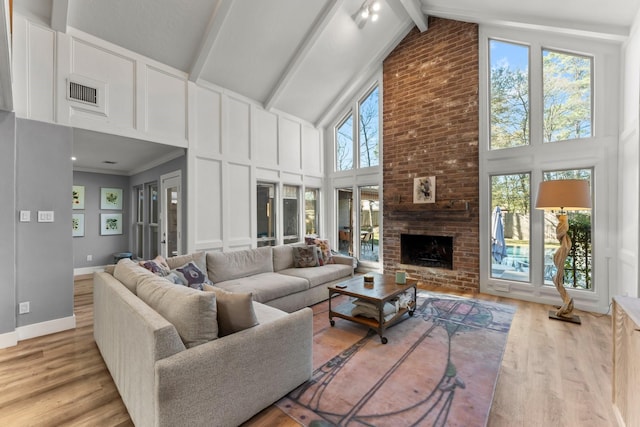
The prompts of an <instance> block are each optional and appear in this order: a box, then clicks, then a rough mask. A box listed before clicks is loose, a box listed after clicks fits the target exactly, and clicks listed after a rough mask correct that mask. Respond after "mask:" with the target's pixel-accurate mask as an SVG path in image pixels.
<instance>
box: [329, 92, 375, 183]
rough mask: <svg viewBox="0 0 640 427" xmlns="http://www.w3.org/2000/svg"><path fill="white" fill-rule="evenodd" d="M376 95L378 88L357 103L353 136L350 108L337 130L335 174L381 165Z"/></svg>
mask: <svg viewBox="0 0 640 427" xmlns="http://www.w3.org/2000/svg"><path fill="white" fill-rule="evenodd" d="M379 92H380V91H379V89H378V86H375V87H374V88H373V89H371V90H370V91H369V92H367V94H366V95H365V96H364V98H363V99H362V100H361V101H359V102H358V103H357V110H358V114H357V124H355V126H357V132H354V130H355V129H354V112H353V111H354V109H353V108H352V109H351V111H349V113H347V115H346V116H345V117H344V118H343V119H342V121H341V122H340V123H339V124H338V126H336V129H335V144H336V150H335V152H336V166H335V167H336V171H347V170H352V169H356V168H368V167H372V166H378V165H379V164H380V137H379V135H380V99H379ZM354 108H355V107H354ZM354 138H355V140H354ZM356 159H357V161H358V163H357V164H356V163H355V161H356Z"/></svg>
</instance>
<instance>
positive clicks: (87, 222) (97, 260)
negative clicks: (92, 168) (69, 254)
mask: <svg viewBox="0 0 640 427" xmlns="http://www.w3.org/2000/svg"><path fill="white" fill-rule="evenodd" d="M73 185H83V186H84V197H85V201H84V209H82V210H80V209H74V210H73V212H72V213H74V214H75V213H81V214H84V237H73V267H74V268H81V267H94V266H103V265H107V264H112V263H113V254H114V253H115V252H125V251H130V250H131V248H130V247H129V229H130V227H129V224H130V222H129V218H130V215H131V209H130V206H131V203H130V200H131V197H130V186H129V177H127V176H121V175H107V174H101V173H90V172H73ZM102 187H108V188H121V189H122V190H123V191H122V199H123V203H122V211H114V210H101V209H100V188H102ZM100 213H122V221H123V226H122V234H120V235H109V236H101V235H100ZM87 255H91V256H92V258H93V259H92V261H87Z"/></svg>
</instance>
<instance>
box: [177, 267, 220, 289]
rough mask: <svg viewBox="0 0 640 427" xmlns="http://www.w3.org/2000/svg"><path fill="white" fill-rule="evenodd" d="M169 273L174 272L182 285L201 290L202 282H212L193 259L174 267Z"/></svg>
mask: <svg viewBox="0 0 640 427" xmlns="http://www.w3.org/2000/svg"><path fill="white" fill-rule="evenodd" d="M171 273H172V274H171V276H173V274H175V275H176V276H177V277H178V278H179V279H180V281H181V284H182V285H184V286H188V287H190V288H193V289H198V290H202V289H203V287H202V285H203V284H204V283H206V284H209V285H210V284H212V283H211V281H210V280H209V278H208V277H207V275H206V273H204V272H203V271H202V270H200V269H199V268H198V266H197V265H196V264H195V262H193V261H191V262H188V263H186V264H185V265H183V266H182V267H178V268H176V269H175V270H173V271H172V272H171Z"/></svg>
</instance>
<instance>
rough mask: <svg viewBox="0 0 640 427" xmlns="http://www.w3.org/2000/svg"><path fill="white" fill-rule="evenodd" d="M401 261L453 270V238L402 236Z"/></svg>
mask: <svg viewBox="0 0 640 427" xmlns="http://www.w3.org/2000/svg"><path fill="white" fill-rule="evenodd" d="M400 260H401V262H402V264H408V265H416V266H419V267H435V268H445V269H448V270H453V237H451V236H428V235H421V234H401V235H400Z"/></svg>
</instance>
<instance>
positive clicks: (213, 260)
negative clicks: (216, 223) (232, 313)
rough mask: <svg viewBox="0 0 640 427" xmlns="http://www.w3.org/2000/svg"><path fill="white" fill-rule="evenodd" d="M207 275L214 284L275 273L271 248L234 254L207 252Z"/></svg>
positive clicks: (247, 250) (235, 252)
mask: <svg viewBox="0 0 640 427" xmlns="http://www.w3.org/2000/svg"><path fill="white" fill-rule="evenodd" d="M206 259H207V273H208V274H209V279H211V281H212V282H213V283H218V282H224V281H225V280H234V279H239V278H241V277H246V276H253V275H255V274H259V273H270V272H273V256H272V252H271V247H270V246H268V247H264V248H256V249H245V250H241V251H234V252H207V256H206Z"/></svg>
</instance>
